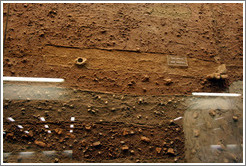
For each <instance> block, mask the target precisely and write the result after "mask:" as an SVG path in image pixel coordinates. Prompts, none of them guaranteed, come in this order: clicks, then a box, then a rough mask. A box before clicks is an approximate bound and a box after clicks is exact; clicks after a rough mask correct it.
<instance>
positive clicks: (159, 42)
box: [3, 4, 243, 95]
mask: <svg viewBox="0 0 246 166" xmlns="http://www.w3.org/2000/svg"><path fill="white" fill-rule="evenodd" d="M242 8H243V5H242V4H10V14H9V21H8V29H7V39H6V43H5V50H4V61H3V64H4V73H3V74H4V76H35V77H61V78H65V79H66V85H67V86H75V87H78V88H80V89H89V90H93V91H107V92H119V93H134V94H155V95H159V94H186V93H191V92H192V91H208V92H210V91H212V92H215V91H217V92H220V91H224V90H225V89H226V87H227V86H228V85H229V84H231V83H232V82H233V81H235V80H242V79H243V61H242V60H243V52H242V51H243V10H242ZM6 15H7V4H4V24H5V21H6ZM47 45H53V46H59V47H60V46H62V47H70V48H75V47H78V48H81V49H82V50H83V49H84V48H90V49H91V48H93V49H94V51H99V52H100V50H101V49H106V50H122V51H123V54H124V58H123V60H124V59H127V57H131V56H136V57H138V58H139V57H142V56H144V53H145V52H148V53H149V54H147V56H148V57H149V58H150V59H149V61H148V65H145V66H143V67H141V66H135V68H136V69H138V71H137V73H136V72H135V71H127V72H125V71H124V70H125V64H126V63H127V62H129V63H130V64H131V59H132V58H131V59H128V60H127V61H122V59H121V58H122V57H121V58H120V57H118V56H117V55H115V58H116V59H118V60H119V61H118V68H117V70H113V68H114V65H115V64H114V63H112V64H111V62H110V61H108V62H106V63H104V64H103V65H104V66H105V68H107V70H106V69H104V67H103V66H102V67H101V68H100V69H95V68H93V69H88V68H86V67H83V68H78V67H76V66H75V63H74V64H72V67H67V66H66V64H65V66H59V65H56V64H52V63H51V64H50V63H49V64H48V63H47V61H46V59H45V57H44V56H45V53H46V52H47V47H46V46H47ZM63 51H64V52H66V49H64V50H63ZM91 51H92V52H93V50H91ZM129 51H136V52H137V53H134V52H129ZM67 52H69V51H67ZM70 52H71V49H70ZM156 53H158V54H156ZM167 55H181V56H182V55H184V56H187V57H188V64H189V66H188V69H186V70H189V69H192V68H193V67H194V65H195V66H201V68H200V69H201V71H198V70H191V71H188V72H189V75H192V76H193V77H187V76H186V75H183V74H182V73H180V71H181V70H180V69H178V68H177V69H176V70H173V72H169V71H168V70H164V71H161V72H160V73H159V74H156V73H155V72H152V69H155V68H156V67H157V68H158V67H161V66H166V67H167V63H159V64H156V63H155V62H154V58H155V57H159V58H163V57H164V58H165V57H167ZM60 56H61V57H63V56H64V54H60ZM96 56H97V57H98V58H99V59H100V57H101V55H100V54H98V55H96ZM102 57H103V56H102ZM89 58H90V57H89ZM132 60H133V59H132ZM136 60H137V59H136ZM116 62H117V61H116ZM133 62H134V61H133ZM92 63H94V60H93V59H89V60H88V62H87V64H86V65H89V66H90V65H91V64H92ZM204 63H209V65H208V66H206V65H205V66H204V65H203V64H204ZM94 64H95V63H94ZM119 64H120V65H119ZM219 64H226V66H227V69H228V75H229V77H228V79H227V80H226V81H225V82H226V83H225V85H223V86H218V84H221V83H215V84H214V83H211V82H204V79H205V73H207V72H211V73H213V72H214V71H213V70H214V68H215V66H218V65H219ZM133 66H134V64H133ZM111 68H112V70H110V69H111ZM168 68H169V67H168ZM144 71H145V72H144ZM146 71H147V72H146ZM146 74H147V75H149V77H150V81H149V82H145V83H142V82H141V80H142V78H143V77H144V75H146ZM95 79H97V80H96V81H95ZM163 79H171V80H172V81H173V83H172V84H170V85H165V83H164V82H163ZM131 81H133V82H134V85H133V86H132V87H129V86H128V84H129V83H130V82H131Z"/></svg>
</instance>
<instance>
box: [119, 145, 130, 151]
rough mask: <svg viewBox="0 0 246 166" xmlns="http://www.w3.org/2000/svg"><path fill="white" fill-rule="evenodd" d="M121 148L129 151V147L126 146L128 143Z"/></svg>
mask: <svg viewBox="0 0 246 166" xmlns="http://www.w3.org/2000/svg"><path fill="white" fill-rule="evenodd" d="M121 149H122V150H123V151H128V149H129V147H128V146H126V145H124V146H122V147H121Z"/></svg>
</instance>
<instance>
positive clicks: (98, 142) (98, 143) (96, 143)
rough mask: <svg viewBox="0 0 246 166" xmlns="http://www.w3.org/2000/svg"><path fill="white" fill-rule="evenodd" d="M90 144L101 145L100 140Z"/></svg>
mask: <svg viewBox="0 0 246 166" xmlns="http://www.w3.org/2000/svg"><path fill="white" fill-rule="evenodd" d="M92 145H93V146H95V147H97V146H100V145H101V142H100V141H97V142H94V143H93V144H92Z"/></svg>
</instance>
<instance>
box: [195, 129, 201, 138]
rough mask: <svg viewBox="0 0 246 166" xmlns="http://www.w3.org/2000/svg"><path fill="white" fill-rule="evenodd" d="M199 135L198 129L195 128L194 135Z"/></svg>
mask: <svg viewBox="0 0 246 166" xmlns="http://www.w3.org/2000/svg"><path fill="white" fill-rule="evenodd" d="M199 135H200V131H199V130H196V129H195V130H194V136H195V137H198V136H199Z"/></svg>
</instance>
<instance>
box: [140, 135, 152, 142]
mask: <svg viewBox="0 0 246 166" xmlns="http://www.w3.org/2000/svg"><path fill="white" fill-rule="evenodd" d="M141 141H143V142H147V143H149V142H150V139H149V138H147V137H145V136H141Z"/></svg>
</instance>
